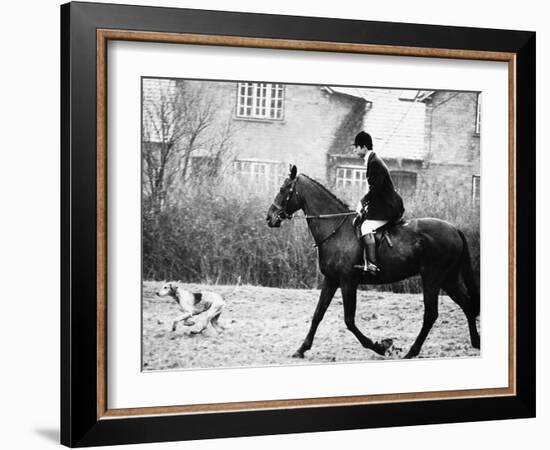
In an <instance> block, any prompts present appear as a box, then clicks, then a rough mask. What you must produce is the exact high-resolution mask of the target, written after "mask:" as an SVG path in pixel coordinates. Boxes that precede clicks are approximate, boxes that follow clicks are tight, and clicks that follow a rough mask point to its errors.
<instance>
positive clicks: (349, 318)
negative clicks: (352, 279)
mask: <svg viewBox="0 0 550 450" xmlns="http://www.w3.org/2000/svg"><path fill="white" fill-rule="evenodd" d="M342 298H343V303H344V321H345V322H346V327H347V328H348V330H350V331H351V332H352V333H353V334H354V335H355V337H356V338H357V339H358V340H359V342H361V345H362V346H363V347H365V348H368V349H371V350H373V351H375V352H376V353H378V354H379V355H385V354H386V351H387V350H388V349H389V348H390V347H391V346H392V344H393V340H392V339H384V340H383V341H382V342H373V341H372V340H371V339H369V338H368V337H367V336H365V335H364V334H363V333H361V331H359V329H358V328H357V325H355V310H356V307H357V284H356V283H345V284H342Z"/></svg>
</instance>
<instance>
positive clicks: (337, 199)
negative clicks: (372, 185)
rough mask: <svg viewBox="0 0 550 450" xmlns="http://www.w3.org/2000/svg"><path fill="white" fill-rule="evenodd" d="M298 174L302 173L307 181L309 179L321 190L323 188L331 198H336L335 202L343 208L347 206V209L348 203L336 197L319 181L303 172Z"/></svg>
mask: <svg viewBox="0 0 550 450" xmlns="http://www.w3.org/2000/svg"><path fill="white" fill-rule="evenodd" d="M300 175H302V176H303V177H304V178H307V179H308V180H309V181H311V182H312V183H313V184H314V185H315V186H317V187H318V188H320V189H321V190H323V191H324V192H326V193H327V194H328V195H329V197H330V198H332V199H333V200H336V202H337V203H339V204H340V206H342V207H344V208H347V209H349V205H348V204H347V203H346V202H345V201H343V200H340V199H339V198H338V197H336V195H334V194H333V193H332V192H331V191H329V190H328V189H327V188H326V187H325V186H323V185H322V184H321V183H320V182H319V181H317V180H315V179H313V178H311V177H309V176H307V175H306V174H305V173H301V174H300Z"/></svg>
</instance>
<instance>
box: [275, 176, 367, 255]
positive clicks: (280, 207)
mask: <svg viewBox="0 0 550 450" xmlns="http://www.w3.org/2000/svg"><path fill="white" fill-rule="evenodd" d="M297 180H298V179H297V178H295V179H294V181H293V182H292V185H291V186H290V189H289V192H288V195H287V196H286V198H285V200H284V205H280V204H278V203H276V202H273V206H275V207H276V208H277V209H278V210H279V217H281V218H282V219H288V220H291V219H292V214H288V213H287V212H286V211H285V209H286V205H287V204H288V202H289V201H290V198H291V197H292V195H293V194H294V195H296V196H297V195H298V192H297V190H296V181H297ZM356 214H357V213H356V212H355V211H348V212H343V213H333V214H317V215H308V214H305V215H303V216H296V218H297V219H305V220H309V219H332V218H334V217H342V220H340V222H339V223H338V225H337V226H336V227H335V228H334V229H333V230H332V231H331V232H330V233H329V234H328V235H327V236H325V237H324V238H323V239H321V240H320V241H316V242H315V244H314V245H313V248H319V247H320V246H321V245H323V244H324V243H325V242H326V241H328V240H329V239H330V238H331V237H333V236H334V235H335V234H336V233H338V231H339V230H340V228H342V226H343V225H344V223H346V220H347V218H348V217H349V216H354V215H356Z"/></svg>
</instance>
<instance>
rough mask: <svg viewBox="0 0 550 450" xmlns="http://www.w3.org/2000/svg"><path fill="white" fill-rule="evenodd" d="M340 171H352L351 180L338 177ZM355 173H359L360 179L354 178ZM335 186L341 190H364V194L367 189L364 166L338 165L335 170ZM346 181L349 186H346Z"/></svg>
mask: <svg viewBox="0 0 550 450" xmlns="http://www.w3.org/2000/svg"><path fill="white" fill-rule="evenodd" d="M340 170H342V171H348V170H351V171H352V176H351V178H349V179H348V178H346V177H340V176H339V175H338V172H339V171H340ZM357 173H361V176H360V177H356V176H355V175H356V174H357ZM334 181H335V185H336V187H337V188H343V189H347V188H351V189H358V188H359V189H364V190H365V192H366V191H367V189H368V186H369V184H368V181H367V168H366V167H365V166H358V165H352V164H343V165H338V166H336V170H335V180H334ZM340 181H342V183H340ZM346 181H349V183H350V184H346Z"/></svg>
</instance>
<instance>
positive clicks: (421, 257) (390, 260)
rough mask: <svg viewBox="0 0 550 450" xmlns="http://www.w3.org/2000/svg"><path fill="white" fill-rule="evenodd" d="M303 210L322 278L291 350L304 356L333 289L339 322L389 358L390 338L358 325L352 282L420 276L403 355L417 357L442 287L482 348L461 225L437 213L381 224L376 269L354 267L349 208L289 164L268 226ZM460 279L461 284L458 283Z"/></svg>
mask: <svg viewBox="0 0 550 450" xmlns="http://www.w3.org/2000/svg"><path fill="white" fill-rule="evenodd" d="M298 210H302V211H303V213H304V214H305V217H306V220H307V224H308V227H309V230H310V232H311V234H312V235H313V238H314V240H315V242H316V246H317V250H318V260H319V270H320V272H321V273H322V274H323V276H324V278H323V280H322V283H321V293H320V296H319V301H318V303H317V307H316V308H315V312H314V314H313V318H312V320H311V325H310V328H309V331H308V333H307V335H306V337H305V339H304V341H303V343H302V344H301V346H300V347H299V348H298V350H297V351H296V352H295V353H294V354H293V355H292V356H293V357H296V358H303V357H304V353H305V352H306V351H308V350H310V349H311V346H312V345H313V338H314V336H315V332H316V331H317V327H318V326H319V324H320V322H321V320H322V319H323V316H324V314H325V312H326V310H327V308H328V306H329V305H330V302H331V300H332V298H333V297H334V294H335V292H336V290H337V289H338V288H340V289H341V292H342V299H343V305H344V321H345V324H346V327H347V328H348V330H349V331H351V332H352V333H353V334H354V335H355V337H356V338H357V339H358V340H359V342H360V343H361V344H362V345H363V347H365V348H367V349H370V350H372V351H374V352H376V353H377V354H379V355H383V356H387V354H390V353H391V352H392V351H393V349H394V347H393V339H383V340H381V341H380V342H374V341H373V340H371V339H370V338H368V337H367V336H365V335H364V334H363V333H362V332H361V331H360V330H359V329H358V328H357V326H356V324H355V310H356V304H357V288H358V286H359V285H360V284H370V285H375V284H386V283H393V282H397V281H400V280H403V279H405V278H408V277H411V276H414V275H420V277H421V280H422V289H423V298H424V317H423V323H422V327H421V329H420V332H419V334H418V336H417V338H416V340H415V341H414V343H413V344H412V346H411V348H410V349H409V351H408V352H407V354H406V355H405V356H404V358H413V357H415V356H417V355H418V354H419V352H420V349H421V348H422V345H423V344H424V341H425V340H426V337H427V336H428V334H429V332H430V330H431V328H432V326H433V324H434V323H435V321H436V320H437V317H438V300H439V291H440V289H443V290H444V291H445V292H446V293H447V294H448V295H449V297H450V298H451V299H452V300H453V301H454V302H455V303H456V304H457V305H458V306H459V307H460V308H461V309H462V311H463V312H464V314H465V315H466V319H467V321H468V328H469V332H470V340H471V344H472V346H473V347H474V348H477V349H479V348H480V336H479V332H478V330H477V326H476V318H477V316H478V315H479V312H480V299H479V290H478V287H477V284H476V281H475V277H474V273H473V269H472V264H471V259H470V253H469V249H468V243H467V241H466V238H465V236H464V234H463V233H462V231H460V230H459V229H458V228H456V227H455V226H453V225H452V224H450V223H449V222H446V221H443V220H439V219H434V218H421V219H420V218H419V219H411V220H407V221H405V222H403V223H402V224H396V225H393V226H390V227H388V228H387V229H386V233H388V234H389V237H390V239H391V246H390V244H389V243H386V242H381V243H380V245H379V247H378V258H377V263H378V267H379V268H380V272H378V273H376V274H375V275H373V274H370V273H368V272H364V271H363V270H361V269H357V268H356V267H355V266H356V265H358V264H361V262H362V260H363V259H362V258H363V249H362V245H361V243H360V242H359V239H358V237H357V235H356V232H355V229H354V225H353V223H352V218H353V216H354V215H355V213H353V212H350V211H349V208H348V206H347V205H346V204H345V203H344V202H343V201H341V200H340V199H338V198H337V197H336V196H335V195H334V194H333V193H332V192H330V191H329V190H328V189H327V188H325V187H324V186H323V185H322V184H321V183H319V182H318V181H316V180H314V179H312V178H310V177H308V176H307V175H305V174H302V173H301V174H299V175H297V168H296V166H291V169H290V174H289V176H288V178H286V179H285V180H284V182H283V184H282V186H281V188H280V190H279V192H278V194H277V195H276V196H275V199H274V200H273V203H272V204H271V206H270V207H269V209H268V212H267V217H266V221H267V225H268V226H269V227H270V228H278V227H280V226H281V223H282V221H283V220H285V219H287V220H290V219H291V218H292V215H293V214H294V213H295V212H296V211H298ZM461 278H462V282H461Z"/></svg>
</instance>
